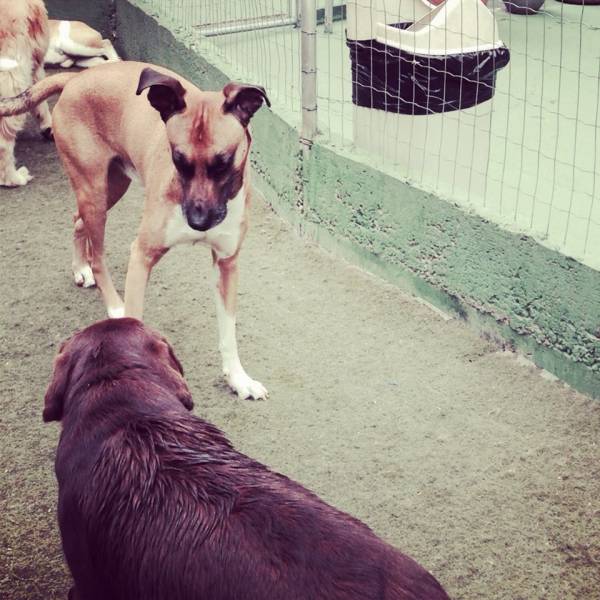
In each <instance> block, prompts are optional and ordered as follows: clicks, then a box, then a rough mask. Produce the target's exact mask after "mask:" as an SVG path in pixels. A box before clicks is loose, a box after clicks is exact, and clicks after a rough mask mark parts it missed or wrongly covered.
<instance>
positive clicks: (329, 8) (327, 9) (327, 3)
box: [324, 0, 333, 33]
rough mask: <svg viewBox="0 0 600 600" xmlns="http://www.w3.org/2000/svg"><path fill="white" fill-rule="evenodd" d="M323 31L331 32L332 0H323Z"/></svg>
mask: <svg viewBox="0 0 600 600" xmlns="http://www.w3.org/2000/svg"><path fill="white" fill-rule="evenodd" d="M324 31H325V33H333V0H325V27H324Z"/></svg>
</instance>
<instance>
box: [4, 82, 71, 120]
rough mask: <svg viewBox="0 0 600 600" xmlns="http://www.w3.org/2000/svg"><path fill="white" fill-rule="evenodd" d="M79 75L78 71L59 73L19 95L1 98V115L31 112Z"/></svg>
mask: <svg viewBox="0 0 600 600" xmlns="http://www.w3.org/2000/svg"><path fill="white" fill-rule="evenodd" d="M77 75H78V73H57V74H56V75H51V76H50V77H46V79H42V81H39V82H38V83H36V84H35V85H33V86H31V87H30V88H28V89H26V90H25V91H24V92H22V93H21V94H19V95H18V96H14V97H12V98H0V117H12V116H13V115H21V114H23V113H26V112H29V111H30V110H32V109H33V108H34V107H36V106H37V105H38V104H40V103H41V102H43V101H44V100H46V98H49V97H50V96H53V95H54V94H58V93H59V92H62V90H63V88H64V87H65V85H67V83H68V82H69V80H70V79H73V77H76V76H77Z"/></svg>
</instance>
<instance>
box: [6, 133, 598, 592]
mask: <svg viewBox="0 0 600 600" xmlns="http://www.w3.org/2000/svg"><path fill="white" fill-rule="evenodd" d="M18 154H19V159H20V161H21V162H22V163H25V164H27V165H28V166H29V167H30V168H31V170H32V172H33V174H34V175H35V179H34V181H33V182H32V183H31V184H29V185H28V186H27V187H26V188H24V189H18V190H7V189H0V236H1V240H2V243H1V245H0V254H1V259H0V268H1V269H2V271H1V273H2V277H1V279H0V281H1V290H0V291H1V297H2V303H1V308H0V311H1V312H0V332H1V342H0V353H1V356H0V359H1V373H0V407H1V410H0V448H1V455H0V597H2V598H6V599H7V600H8V599H10V600H26V599H27V600H36V599H40V600H41V599H44V600H51V599H55V598H65V597H66V592H67V590H68V587H69V575H68V572H67V571H66V569H65V567H64V564H63V559H62V555H61V549H60V540H59V533H58V529H57V524H56V516H55V504H56V484H55V479H54V473H53V458H54V452H55V448H56V444H57V439H58V435H59V426H58V425H56V424H51V425H43V424H42V421H41V409H42V398H43V394H44V390H45V386H46V384H47V382H48V379H49V376H50V370H51V364H52V358H53V356H54V354H55V352H56V350H57V346H58V344H59V342H60V341H61V340H62V339H64V338H65V337H67V336H69V335H70V334H71V333H72V332H73V331H74V330H75V329H77V328H81V327H83V326H85V325H87V324H89V323H91V322H92V321H94V320H96V319H100V318H103V317H104V312H103V307H102V304H101V301H100V296H99V294H98V292H97V291H96V290H81V289H78V288H76V287H75V286H74V284H73V283H72V280H71V274H70V222H71V212H72V210H73V206H74V202H73V197H72V194H71V191H70V188H69V186H68V184H67V181H66V179H65V176H64V175H63V173H62V171H61V168H60V166H59V163H58V160H57V157H56V153H55V150H54V147H53V145H52V144H49V143H46V142H43V141H41V140H40V139H38V137H37V135H36V134H34V133H32V132H30V133H28V134H26V135H25V136H24V139H23V140H22V141H21V143H20V145H19V152H18ZM141 202H142V196H141V190H140V189H139V188H138V187H135V188H133V189H132V190H131V191H130V192H129V193H128V195H127V197H126V198H125V200H124V201H123V202H121V203H120V204H119V205H118V206H117V207H116V208H115V209H114V210H113V212H112V214H111V218H110V220H109V232H108V249H109V256H108V259H109V263H110V264H111V265H112V267H113V275H114V276H115V279H116V282H117V284H118V287H122V285H123V281H124V268H125V265H126V259H127V251H128V246H129V243H130V241H131V240H132V238H133V235H134V231H135V228H136V225H137V222H138V220H139V216H140V209H141ZM252 212H253V215H252V226H251V230H250V234H249V236H248V239H247V243H246V244H245V247H244V249H243V252H242V257H241V265H242V266H241V268H242V271H241V274H242V275H241V293H240V310H239V341H240V347H241V356H242V360H243V362H244V363H245V365H246V368H247V369H248V371H249V372H250V373H251V375H253V376H254V377H256V378H257V379H260V380H261V381H262V382H263V383H265V384H266V385H267V387H268V388H269V390H270V393H271V397H270V398H269V400H267V401H264V402H248V401H238V400H237V399H236V398H235V397H234V396H233V395H231V394H230V393H229V391H228V390H227V388H226V386H225V385H224V383H223V380H222V378H221V377H220V373H219V357H218V352H217V346H216V325H215V318H214V307H213V301H212V292H211V290H210V287H209V272H210V268H209V265H210V259H209V253H208V251H207V250H206V249H204V248H202V247H180V248H177V249H175V250H174V251H173V252H172V253H170V254H169V255H167V256H166V257H165V258H164V259H163V261H162V262H161V263H160V264H159V266H158V268H157V269H156V271H155V273H154V276H153V280H152V282H151V285H150V289H149V293H148V296H147V313H146V319H147V321H148V323H150V324H151V325H153V326H154V327H156V328H158V329H159V330H161V331H162V332H163V333H164V334H166V335H167V336H168V338H169V339H170V341H171V342H172V344H173V345H174V347H175V349H176V351H177V353H178V355H179V357H180V358H181V360H182V362H183V365H184V367H185V369H186V373H187V378H188V381H189V384H190V387H191V389H192V390H193V392H194V396H195V401H196V409H195V411H196V413H197V414H199V415H202V416H203V417H205V418H207V419H209V420H210V421H213V422H214V423H216V424H217V425H219V426H220V427H221V428H223V429H224V430H225V431H226V432H227V434H228V435H229V436H230V437H231V439H232V440H233V441H234V443H235V444H236V445H237V447H238V448H239V449H241V450H242V451H244V452H246V453H248V454H250V455H251V456H253V457H255V458H257V459H259V460H261V461H263V462H265V463H267V464H268V465H270V466H271V467H273V468H274V469H277V470H279V471H281V472H283V473H285V474H287V475H289V476H291V477H293V478H295V479H297V480H299V481H300V482H302V483H303V484H305V485H306V486H308V487H310V488H312V489H313V490H315V491H316V492H317V493H319V494H320V495H321V496H322V497H323V498H324V499H326V500H327V501H329V502H330V503H332V504H334V505H336V506H338V507H339V508H341V509H344V510H346V511H348V512H350V513H352V514H353V515H355V516H357V517H359V518H360V519H362V520H364V521H365V522H366V523H368V524H369V525H370V526H371V527H372V528H373V529H374V530H375V531H376V532H378V533H379V534H380V535H381V536H383V537H384V538H385V539H387V540H389V541H390V542H391V543H393V544H395V545H396V546H398V547H399V548H401V549H403V550H404V551H405V552H407V553H408V554H411V555H412V556H414V557H415V558H416V559H417V560H419V561H420V562H421V563H423V564H424V565H425V566H426V567H427V568H429V569H430V570H431V571H432V572H433V573H434V574H435V575H436V576H437V577H438V578H439V579H440V581H441V582H442V583H443V585H444V586H445V587H446V588H447V590H448V592H449V593H450V595H451V596H452V597H453V598H456V599H459V598H460V599H475V598H482V599H495V598H502V599H510V600H520V599H521V600H530V599H538V598H539V599H542V598H543V599H553V600H569V599H574V598H577V599H585V600H593V599H598V598H600V447H599V445H598V442H599V435H598V434H599V432H600V403H598V402H595V401H592V400H590V399H588V398H586V397H584V396H582V395H579V394H577V393H575V392H573V391H572V390H569V389H566V388H565V387H564V386H563V385H562V384H560V383H557V382H552V381H548V380H546V379H544V378H543V377H541V376H540V372H539V371H538V370H536V369H534V368H531V367H527V366H522V365H520V364H519V363H518V362H517V360H516V359H515V358H514V357H513V356H512V355H506V354H502V353H500V352H498V350H497V349H496V348H495V347H494V346H492V345H490V344H489V343H487V342H485V341H483V340H481V339H479V338H477V337H476V336H475V335H473V334H472V333H471V332H470V331H468V330H467V329H466V328H465V327H464V326H463V325H462V324H461V323H459V322H456V321H445V320H444V319H442V318H441V317H440V316H439V315H437V314H435V313H434V312H433V311H431V310H430V309H428V308H427V307H425V306H423V305H421V304H419V303H418V302H416V301H415V300H414V299H411V298H409V297H407V296H405V295H403V294H402V293H401V292H399V291H398V290H397V289H395V288H394V287H392V286H389V285H387V284H385V283H382V282H381V281H379V280H377V279H375V278H373V277H371V276H369V275H367V274H365V273H363V272H361V271H359V270H357V269H355V268H353V267H351V266H349V265H347V264H345V263H343V262H341V261H339V260H338V259H336V258H333V257H330V256H329V255H327V254H325V253H324V252H322V251H321V250H320V249H318V248H316V247H314V246H312V245H310V244H307V243H305V242H304V241H302V240H300V239H298V238H297V237H296V236H295V235H294V234H293V233H292V231H291V230H290V228H289V227H288V226H287V225H286V224H285V223H284V222H283V221H281V220H280V219H279V218H278V217H277V216H276V215H274V214H273V213H272V212H271V210H269V208H267V207H266V206H265V205H264V204H262V203H261V202H260V201H259V202H256V204H255V205H254V207H253V211H252ZM240 600H242V599H240Z"/></svg>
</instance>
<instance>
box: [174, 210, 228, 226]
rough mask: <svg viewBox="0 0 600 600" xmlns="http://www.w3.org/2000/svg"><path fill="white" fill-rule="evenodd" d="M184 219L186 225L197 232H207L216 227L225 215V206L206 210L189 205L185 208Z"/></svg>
mask: <svg viewBox="0 0 600 600" xmlns="http://www.w3.org/2000/svg"><path fill="white" fill-rule="evenodd" d="M184 212H185V218H186V220H187V222H188V225H189V226H190V227H191V228H192V229H196V230H197V231H207V230H208V229H210V228H211V227H215V225H218V224H219V223H220V222H221V221H222V220H223V219H224V218H225V216H226V215H227V208H226V207H225V206H223V207H221V206H219V207H217V208H211V209H206V208H204V207H203V206H198V205H193V204H191V205H189V206H187V207H186V208H185V210H184Z"/></svg>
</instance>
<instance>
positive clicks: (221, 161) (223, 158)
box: [206, 154, 233, 179]
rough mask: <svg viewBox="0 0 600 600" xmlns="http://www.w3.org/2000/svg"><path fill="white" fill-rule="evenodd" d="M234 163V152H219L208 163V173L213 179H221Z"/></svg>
mask: <svg viewBox="0 0 600 600" xmlns="http://www.w3.org/2000/svg"><path fill="white" fill-rule="evenodd" d="M232 164H233V154H217V155H216V156H215V157H214V158H213V159H212V161H211V162H210V163H208V164H207V165H206V174H207V175H208V176H209V177H210V178H212V179H219V178H220V177H223V175H225V174H226V173H227V172H228V171H229V170H230V169H231V166H232Z"/></svg>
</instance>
